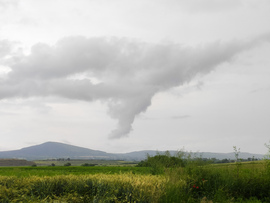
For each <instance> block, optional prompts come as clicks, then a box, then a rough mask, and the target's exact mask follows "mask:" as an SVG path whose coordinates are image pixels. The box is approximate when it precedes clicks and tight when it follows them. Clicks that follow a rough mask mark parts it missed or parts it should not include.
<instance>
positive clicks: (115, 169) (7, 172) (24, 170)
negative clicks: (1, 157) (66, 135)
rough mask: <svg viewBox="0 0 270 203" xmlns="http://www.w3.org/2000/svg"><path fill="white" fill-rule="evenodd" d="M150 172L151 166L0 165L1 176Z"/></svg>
mask: <svg viewBox="0 0 270 203" xmlns="http://www.w3.org/2000/svg"><path fill="white" fill-rule="evenodd" d="M123 173H133V174H150V173H151V170H150V168H146V167H142V168H141V167H132V166H129V167H127V166H94V167H83V166H38V167H29V166H28V167H0V176H16V177H30V176H40V177H42V176H57V175H70V174H72V175H87V174H123Z"/></svg>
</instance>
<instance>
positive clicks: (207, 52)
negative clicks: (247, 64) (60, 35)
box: [0, 35, 269, 138]
mask: <svg viewBox="0 0 270 203" xmlns="http://www.w3.org/2000/svg"><path fill="white" fill-rule="evenodd" d="M268 39H269V35H264V36H263V37H260V38H256V39H254V40H250V41H248V42H240V41H233V42H230V43H220V42H214V43H212V44H208V45H205V46H199V47H194V48H192V47H184V46H180V45H178V44H149V43H143V42H138V41H132V40H129V39H120V38H85V37H68V38H64V39H62V40H60V41H59V42H58V43H57V44H55V45H54V46H49V45H47V44H36V45H34V46H33V47H32V50H31V53H30V54H29V55H20V56H16V57H12V58H10V59H9V60H8V61H9V66H10V68H11V71H10V72H9V73H8V74H7V76H6V77H5V78H2V79H0V99H4V98H14V97H20V98H28V97H33V96H35V97H36V96H40V97H45V96H50V95H54V96H59V97H64V98H69V99H76V100H84V101H94V100H102V101H106V102H107V103H108V107H109V110H108V114H109V115H110V116H111V117H112V118H114V119H117V120H118V126H117V128H116V129H115V130H113V131H112V132H111V133H110V135H109V137H110V138H121V137H124V136H128V134H129V133H130V132H131V131H132V123H133V122H134V119H135V116H136V115H138V114H140V113H142V112H144V111H146V110H147V108H148V107H149V106H150V105H151V99H152V97H153V96H154V95H155V94H156V93H158V92H160V91H166V90H167V89H169V88H172V87H176V86H180V85H182V84H184V83H187V82H189V81H190V80H192V78H194V76H196V75H197V74H201V75H204V74H207V73H209V72H210V71H212V70H213V69H215V68H216V67H217V66H218V65H220V64H221V63H224V62H229V61H231V60H232V59H233V58H234V57H235V56H236V55H237V54H238V53H240V52H242V51H244V50H246V49H249V48H252V47H253V46H256V45H258V44H259V43H260V42H262V41H264V40H268ZM9 51H10V48H9V44H8V43H7V42H6V41H0V56H2V57H3V56H5V55H6V54H8V52H9ZM94 80H98V81H99V82H98V83H96V82H94Z"/></svg>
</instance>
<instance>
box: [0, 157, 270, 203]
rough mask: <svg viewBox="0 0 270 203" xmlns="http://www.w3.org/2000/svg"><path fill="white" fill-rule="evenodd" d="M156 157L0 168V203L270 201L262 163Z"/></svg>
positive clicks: (267, 169) (269, 179) (267, 170)
mask: <svg viewBox="0 0 270 203" xmlns="http://www.w3.org/2000/svg"><path fill="white" fill-rule="evenodd" d="M159 158H163V159H162V162H159V161H156V160H155V161H153V160H154V159H151V160H150V159H149V160H148V162H147V161H145V162H142V164H147V165H148V166H147V167H132V166H90V167H86V166H37V167H0V202H55V203H56V202H161V203H163V202H176V203H178V202H183V203H184V202H198V203H207V202H209V203H214V202H228V203H232V202H250V203H251V202H255V203H256V202H270V164H269V161H268V160H264V161H253V162H246V163H240V162H239V163H238V162H237V163H230V164H208V163H203V162H201V161H200V160H189V161H187V162H185V163H184V165H182V166H178V165H170V164H169V162H167V161H166V160H170V158H166V159H164V157H162V156H159ZM172 160H173V161H175V160H176V159H172ZM175 163H176V162H175ZM179 163H181V164H183V162H179ZM139 165H140V164H139Z"/></svg>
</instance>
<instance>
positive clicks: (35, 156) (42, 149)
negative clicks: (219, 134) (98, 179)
mask: <svg viewBox="0 0 270 203" xmlns="http://www.w3.org/2000/svg"><path fill="white" fill-rule="evenodd" d="M169 152H170V153H171V154H172V155H174V154H177V151H169ZM157 153H160V154H164V153H165V151H155V150H144V151H135V152H129V153H123V154H112V153H107V152H104V151H98V150H92V149H87V148H83V147H78V146H73V145H68V144H63V143H58V142H46V143H43V144H40V145H35V146H31V147H26V148H22V149H20V150H13V151H4V152H3V151H2V152H0V158H6V159H7V158H16V159H26V160H46V159H59V158H63V159H68V158H69V159H86V160H87V159H99V160H125V161H141V160H143V159H145V158H146V157H147V155H150V156H155V155H156V154H157ZM185 153H187V154H188V153H191V155H192V156H193V157H201V158H207V159H212V158H215V159H219V160H222V159H231V160H234V159H235V155H234V153H233V152H231V153H213V152H197V153H196V152H185ZM263 157H264V155H263V154H251V153H247V152H241V153H240V154H239V158H242V159H248V158H250V159H252V158H256V159H262V158H263Z"/></svg>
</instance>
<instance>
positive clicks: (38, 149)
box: [0, 142, 113, 160]
mask: <svg viewBox="0 0 270 203" xmlns="http://www.w3.org/2000/svg"><path fill="white" fill-rule="evenodd" d="M112 157H113V155H111V154H108V153H106V152H103V151H98V150H91V149H87V148H83V147H77V146H73V145H69V144H63V143H58V142H46V143H43V144H40V145H35V146H31V147H26V148H22V149H20V150H13V151H4V152H0V158H19V159H27V160H37V159H57V158H72V159H112Z"/></svg>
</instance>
